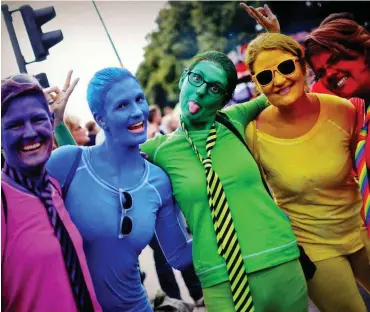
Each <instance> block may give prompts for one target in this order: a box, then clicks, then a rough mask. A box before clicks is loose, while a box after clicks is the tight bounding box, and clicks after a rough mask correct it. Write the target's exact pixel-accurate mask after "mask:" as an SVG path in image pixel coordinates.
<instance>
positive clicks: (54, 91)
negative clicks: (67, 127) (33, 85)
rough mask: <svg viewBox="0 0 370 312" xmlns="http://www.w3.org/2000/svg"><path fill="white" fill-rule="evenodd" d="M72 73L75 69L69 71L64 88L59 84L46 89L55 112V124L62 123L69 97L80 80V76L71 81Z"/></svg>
mask: <svg viewBox="0 0 370 312" xmlns="http://www.w3.org/2000/svg"><path fill="white" fill-rule="evenodd" d="M72 73H73V70H70V71H69V72H68V74H67V78H66V81H65V83H64V86H63V89H62V90H60V89H59V88H58V87H57V86H54V87H50V88H46V89H44V94H45V96H46V99H47V100H48V102H49V105H50V109H51V110H52V111H53V112H54V123H55V126H57V125H59V124H60V123H62V121H63V118H64V111H65V109H66V106H67V103H68V99H69V97H70V95H71V94H72V92H73V90H74V89H75V87H76V85H77V83H78V81H79V80H80V78H76V79H74V80H73V81H72V83H71V78H72Z"/></svg>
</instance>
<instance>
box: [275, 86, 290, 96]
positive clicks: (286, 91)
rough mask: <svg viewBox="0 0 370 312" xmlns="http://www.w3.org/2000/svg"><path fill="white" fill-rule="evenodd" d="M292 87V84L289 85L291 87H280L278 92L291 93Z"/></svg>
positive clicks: (282, 93) (281, 93)
mask: <svg viewBox="0 0 370 312" xmlns="http://www.w3.org/2000/svg"><path fill="white" fill-rule="evenodd" d="M291 89H292V86H289V87H286V88H284V89H280V90H279V91H278V92H277V93H278V94H280V95H285V94H287V93H289V92H290V90H291Z"/></svg>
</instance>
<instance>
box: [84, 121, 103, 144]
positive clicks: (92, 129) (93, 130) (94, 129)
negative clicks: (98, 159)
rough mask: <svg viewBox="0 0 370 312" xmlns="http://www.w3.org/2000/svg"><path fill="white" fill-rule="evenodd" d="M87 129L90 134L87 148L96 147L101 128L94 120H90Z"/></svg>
mask: <svg viewBox="0 0 370 312" xmlns="http://www.w3.org/2000/svg"><path fill="white" fill-rule="evenodd" d="M85 128H86V130H87V132H88V136H89V139H90V141H89V142H87V143H86V144H85V146H93V145H95V141H96V135H97V134H98V132H99V130H100V128H99V126H98V125H97V123H96V122H95V121H94V120H90V121H88V122H87V123H86V124H85Z"/></svg>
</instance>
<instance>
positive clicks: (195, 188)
mask: <svg viewBox="0 0 370 312" xmlns="http://www.w3.org/2000/svg"><path fill="white" fill-rule="evenodd" d="M236 84H237V75H236V70H235V67H234V65H233V63H232V61H231V60H230V59H229V58H228V57H227V56H226V55H225V54H223V53H220V52H216V51H208V52H205V53H203V54H199V55H197V56H196V57H195V58H194V60H193V62H192V63H191V65H190V66H189V67H188V68H187V69H186V70H185V71H184V72H183V74H182V75H181V78H180V81H179V88H180V106H181V127H180V128H179V129H177V130H176V131H175V132H174V133H172V134H170V135H165V136H159V137H156V138H154V139H151V140H149V141H147V142H145V143H144V144H142V145H141V150H142V151H143V152H145V153H146V154H147V155H148V157H149V160H150V161H152V162H153V163H154V164H156V165H158V166H159V167H161V168H162V169H164V170H165V171H166V173H167V174H168V175H169V177H170V179H171V182H172V186H173V192H174V196H175V199H176V201H177V202H178V204H179V206H180V209H181V210H182V212H183V214H184V216H185V218H186V220H187V223H188V226H189V228H190V230H191V232H192V234H193V262H194V266H195V269H196V273H197V275H198V277H199V279H200V281H201V283H202V288H203V293H204V299H205V303H206V307H207V311H210V312H213V311H223V312H229V311H230V312H231V311H257V312H261V311H276V312H279V311H284V312H286V311H288V312H289V311H292V312H293V311H294V312H297V311H307V310H308V303H307V300H308V299H307V289H306V281H305V278H304V274H303V271H302V268H301V266H300V263H299V261H298V257H299V250H298V245H297V241H296V238H295V236H294V234H293V231H292V229H291V226H290V223H289V220H288V219H287V218H286V216H285V215H284V213H283V212H282V211H281V210H280V209H279V207H277V205H276V204H275V202H274V201H273V200H272V199H271V197H270V196H269V194H268V193H267V192H266V190H265V188H264V186H263V183H262V180H261V177H260V173H259V170H258V167H257V165H256V163H255V161H254V159H253V157H252V155H250V153H249V152H248V150H247V149H246V148H245V147H244V145H243V144H242V143H241V142H240V141H239V139H238V138H237V137H236V136H235V134H234V133H232V132H231V131H230V130H229V129H228V128H226V127H225V126H223V125H222V124H219V123H218V122H215V120H216V114H217V112H218V111H219V110H220V109H222V107H223V106H224V105H225V104H226V103H227V102H228V101H229V100H230V98H231V96H232V94H233V92H234V89H235V86H236ZM267 105H268V104H267V101H266V98H265V97H259V98H256V99H254V100H252V101H249V102H247V103H243V104H239V105H234V106H231V107H229V108H227V109H225V110H222V111H223V113H225V114H226V115H227V118H228V119H229V121H230V122H231V123H232V124H233V125H234V127H235V128H236V129H237V130H238V131H239V132H240V134H242V135H243V136H244V129H245V127H246V125H247V124H248V123H249V122H250V121H252V120H254V119H255V118H256V116H257V115H258V114H259V113H260V112H261V111H262V110H263V109H264V108H265V107H266V106H267Z"/></svg>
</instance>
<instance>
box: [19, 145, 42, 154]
mask: <svg viewBox="0 0 370 312" xmlns="http://www.w3.org/2000/svg"><path fill="white" fill-rule="evenodd" d="M41 145H42V144H41V143H31V144H27V145H25V146H23V147H22V152H25V153H28V152H34V151H36V150H38V149H39V148H40V147H41Z"/></svg>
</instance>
